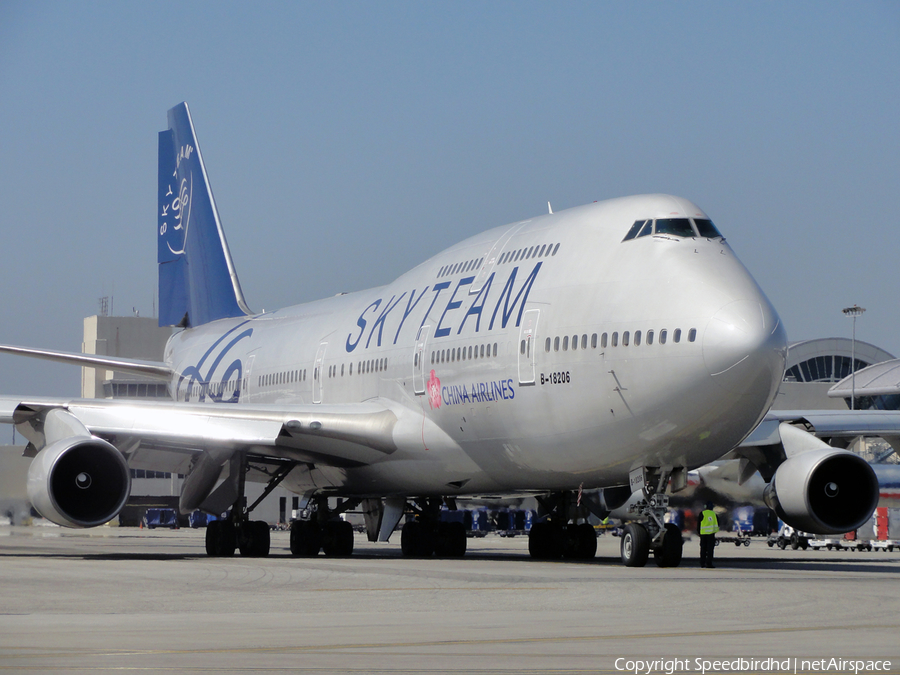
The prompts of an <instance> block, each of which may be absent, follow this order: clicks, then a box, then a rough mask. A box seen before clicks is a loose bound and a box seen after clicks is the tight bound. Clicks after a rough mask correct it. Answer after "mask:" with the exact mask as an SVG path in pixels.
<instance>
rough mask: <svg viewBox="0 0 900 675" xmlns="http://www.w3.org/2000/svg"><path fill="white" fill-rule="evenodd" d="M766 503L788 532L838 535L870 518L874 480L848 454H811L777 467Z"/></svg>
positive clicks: (863, 463)
mask: <svg viewBox="0 0 900 675" xmlns="http://www.w3.org/2000/svg"><path fill="white" fill-rule="evenodd" d="M764 497H765V501H766V504H767V505H768V506H769V508H771V509H773V510H774V511H775V512H776V513H777V514H778V517H779V518H781V519H782V520H783V521H784V522H786V523H787V524H788V525H790V526H791V527H794V528H796V529H798V530H802V531H804V532H810V533H814V534H842V533H844V532H850V531H851V530H855V529H856V528H858V527H860V526H861V525H862V524H863V523H865V522H866V521H867V520H868V519H869V518H871V516H872V512H873V511H875V507H876V506H877V505H878V478H877V477H876V476H875V472H874V471H873V470H872V467H871V466H869V464H868V463H867V462H866V461H865V460H864V459H862V458H861V457H859V456H858V455H855V454H853V453H852V452H847V451H845V450H835V449H827V450H826V449H820V450H809V451H807V452H803V453H801V454H798V455H795V456H794V457H791V458H790V459H788V460H787V461H785V462H783V463H782V464H781V465H780V466H779V467H778V469H777V471H776V472H775V475H774V476H773V477H772V481H771V482H770V483H769V485H768V486H767V487H766V490H765V494H764Z"/></svg>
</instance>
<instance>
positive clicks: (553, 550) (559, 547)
mask: <svg viewBox="0 0 900 675" xmlns="http://www.w3.org/2000/svg"><path fill="white" fill-rule="evenodd" d="M538 503H539V504H540V505H541V507H542V510H543V511H544V512H545V513H546V514H547V515H546V516H545V518H544V519H543V520H540V521H538V522H536V523H534V524H533V525H532V526H531V530H530V531H529V533H528V553H529V554H531V557H532V558H535V559H537V560H558V559H560V558H567V559H569V560H591V559H592V558H593V557H594V555H596V553H597V533H596V532H595V531H594V528H593V527H592V526H591V525H590V523H588V522H587V518H588V516H589V515H590V514H589V511H588V508H587V506H586V504H582V503H581V500H580V499H578V497H577V496H576V495H575V494H574V493H572V492H557V493H553V494H551V495H549V496H547V497H538Z"/></svg>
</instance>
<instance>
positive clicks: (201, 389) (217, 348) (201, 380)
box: [175, 320, 253, 403]
mask: <svg viewBox="0 0 900 675" xmlns="http://www.w3.org/2000/svg"><path fill="white" fill-rule="evenodd" d="M248 323H250V322H249V320H248V321H244V322H242V323H240V324H238V325H237V326H235V327H234V328H232V329H231V330H230V331H228V332H226V333H225V334H223V335H222V336H221V337H220V338H219V339H218V340H216V341H215V342H214V343H213V344H212V346H211V347H210V348H209V349H208V350H206V353H205V354H203V356H202V357H201V358H200V360H199V361H198V362H197V364H196V365H193V366H188V367H187V368H185V369H184V370H183V371H181V375H180V376H179V378H178V384H177V385H176V387H175V391H176V393H177V396H176V398H177V400H179V401H191V400H196V401H197V402H199V403H204V402H206V401H207V400H210V401H213V402H215V403H237V402H238V401H239V400H240V398H241V388H242V387H243V385H244V382H243V378H244V365H243V363H242V362H241V360H240V359H235V360H234V361H232V362H231V363H229V364H228V365H227V366H226V367H225V368H224V370H220V366H221V365H222V363H223V362H225V361H227V356H228V352H230V351H231V350H232V349H233V348H234V346H235V345H236V344H237V343H238V342H240V341H241V340H243V339H244V338H248V337H250V336H251V335H253V329H252V328H247V329H246V330H243V331H241V332H238V331H239V330H240V329H241V328H242V327H243V326H246V325H247V324H248ZM226 341H227V342H226ZM223 343H224V346H223ZM210 359H211V360H212V361H211V363H210V364H209V367H208V368H207V369H206V373H205V374H204V372H203V368H204V366H205V365H206V363H207V362H208V361H210ZM218 373H221V374H218Z"/></svg>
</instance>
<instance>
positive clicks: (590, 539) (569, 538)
mask: <svg viewBox="0 0 900 675" xmlns="http://www.w3.org/2000/svg"><path fill="white" fill-rule="evenodd" d="M563 537H564V539H563V557H564V558H568V559H571V560H592V559H593V557H594V556H595V555H597V533H596V532H595V531H594V528H593V527H591V526H590V525H589V524H588V523H582V524H581V525H569V526H568V527H567V528H566V531H565V532H564V533H563Z"/></svg>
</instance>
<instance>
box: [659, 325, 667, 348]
mask: <svg viewBox="0 0 900 675" xmlns="http://www.w3.org/2000/svg"><path fill="white" fill-rule="evenodd" d="M667 336H668V331H667V330H666V329H665V328H663V329H662V330H661V331H659V344H661V345H664V344H666V337H667Z"/></svg>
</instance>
